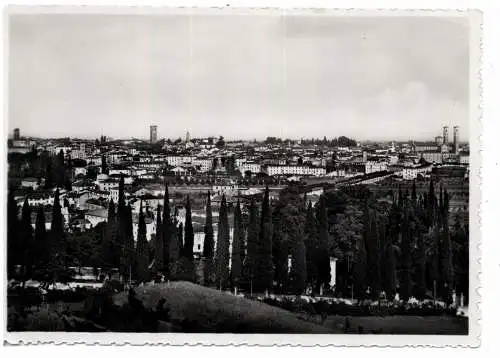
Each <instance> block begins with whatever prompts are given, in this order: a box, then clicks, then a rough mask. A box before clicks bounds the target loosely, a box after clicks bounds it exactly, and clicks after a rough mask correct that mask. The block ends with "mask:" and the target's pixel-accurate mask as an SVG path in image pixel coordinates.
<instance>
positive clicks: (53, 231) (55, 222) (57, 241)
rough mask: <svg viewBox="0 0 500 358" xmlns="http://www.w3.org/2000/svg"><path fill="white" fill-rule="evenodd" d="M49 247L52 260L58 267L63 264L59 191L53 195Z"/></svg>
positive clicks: (62, 235) (62, 230) (63, 247)
mask: <svg viewBox="0 0 500 358" xmlns="http://www.w3.org/2000/svg"><path fill="white" fill-rule="evenodd" d="M50 236H51V240H50V246H51V249H52V259H53V260H55V263H57V264H58V265H64V264H65V252H64V251H65V250H64V249H65V240H64V221H63V216H62V213H61V202H60V198H59V189H56V192H55V194H54V206H53V207H52V222H51V225H50Z"/></svg>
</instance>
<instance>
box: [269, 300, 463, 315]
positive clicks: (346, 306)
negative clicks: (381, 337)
mask: <svg viewBox="0 0 500 358" xmlns="http://www.w3.org/2000/svg"><path fill="white" fill-rule="evenodd" d="M261 301H262V302H264V303H266V304H268V305H271V306H275V307H280V308H283V309H285V310H287V311H291V312H296V313H306V314H311V315H328V316H395V315H397V316H452V317H455V316H457V308H456V307H452V306H446V305H443V304H442V303H439V302H437V303H434V302H433V301H424V302H417V303H404V302H399V301H394V302H384V303H382V302H373V301H364V302H358V303H355V304H352V303H347V302H345V301H342V300H335V301H326V300H321V299H317V300H311V301H308V300H306V299H302V298H291V297H283V298H263V299H261Z"/></svg>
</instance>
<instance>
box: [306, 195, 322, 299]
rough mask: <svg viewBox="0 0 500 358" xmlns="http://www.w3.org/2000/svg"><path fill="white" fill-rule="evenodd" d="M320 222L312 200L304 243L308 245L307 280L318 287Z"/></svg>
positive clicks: (311, 285)
mask: <svg viewBox="0 0 500 358" xmlns="http://www.w3.org/2000/svg"><path fill="white" fill-rule="evenodd" d="M318 228H319V227H318V223H317V221H316V217H315V216H314V210H313V207H312V204H311V202H309V205H308V206H307V211H306V223H305V227H304V238H305V240H304V244H305V247H306V261H307V282H308V285H309V286H310V287H311V288H313V289H316V286H317V282H318V268H317V262H316V260H317V255H316V254H317V252H316V251H317V248H318V241H319V238H318Z"/></svg>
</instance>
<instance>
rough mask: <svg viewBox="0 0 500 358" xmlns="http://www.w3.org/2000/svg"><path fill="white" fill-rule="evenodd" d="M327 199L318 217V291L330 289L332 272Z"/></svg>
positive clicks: (320, 204) (320, 206)
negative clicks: (323, 288)
mask: <svg viewBox="0 0 500 358" xmlns="http://www.w3.org/2000/svg"><path fill="white" fill-rule="evenodd" d="M325 200H326V199H325V197H324V196H322V197H321V198H320V201H319V203H318V205H319V215H318V219H317V221H318V225H319V239H318V248H317V250H316V264H317V275H318V282H317V289H318V291H319V290H320V287H328V286H329V284H330V280H331V272H330V255H329V252H328V251H329V250H328V215H327V212H326V202H325Z"/></svg>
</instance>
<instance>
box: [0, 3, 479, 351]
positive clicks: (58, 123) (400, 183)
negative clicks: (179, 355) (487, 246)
mask: <svg viewBox="0 0 500 358" xmlns="http://www.w3.org/2000/svg"><path fill="white" fill-rule="evenodd" d="M5 12H6V14H4V16H5V21H6V34H5V35H4V42H5V43H6V44H5V49H6V50H5V51H6V56H5V58H6V63H7V65H6V66H5V69H4V70H5V86H4V88H6V90H5V92H6V93H5V94H4V96H5V103H6V106H7V110H6V121H7V124H6V125H5V126H6V128H7V130H8V133H6V136H7V138H4V140H5V143H6V148H7V155H6V157H7V163H5V166H6V167H5V171H6V173H7V175H6V176H7V186H6V187H5V188H3V190H5V192H6V195H5V198H6V202H5V204H4V205H6V211H5V213H6V216H7V218H6V226H7V230H6V231H5V235H6V237H5V241H6V242H7V244H6V253H5V260H4V262H6V265H5V266H6V273H7V278H6V280H5V282H4V290H5V291H6V306H7V307H4V308H3V309H5V310H6V321H7V322H6V327H4V329H5V330H6V332H7V334H8V335H10V337H13V338H12V339H13V340H18V339H21V338H22V337H44V336H43V334H49V335H51V336H50V337H54V335H57V334H64V333H69V332H72V333H73V337H78V332H85V333H96V335H95V337H98V336H99V337H105V336H106V335H108V336H110V337H113V335H116V337H119V334H120V333H127V334H128V337H131V336H133V337H140V338H137V341H141V342H144V343H147V342H148V341H149V340H152V339H153V338H150V337H153V336H147V335H144V333H148V334H149V333H154V334H155V335H154V337H155V338H154V341H155V342H170V341H172V340H173V339H174V340H175V339H181V340H182V338H179V337H182V335H179V333H182V334H186V336H187V335H195V336H196V337H204V338H202V339H204V340H205V341H207V340H208V341H210V339H211V338H207V337H217V334H219V333H232V334H236V335H234V336H232V337H233V338H225V339H226V340H227V339H229V340H232V341H233V342H236V340H237V339H243V338H244V337H246V338H245V340H246V341H248V340H249V339H252V342H257V343H258V342H261V341H262V342H265V340H266V336H269V337H271V336H272V337H283V338H282V339H284V340H286V341H287V342H288V341H290V342H304V340H309V341H310V342H315V339H316V338H315V337H318V340H319V339H321V342H331V343H335V342H344V341H343V339H344V338H347V337H350V338H351V339H353V341H351V342H356V341H357V342H362V341H361V340H362V339H363V338H362V337H365V336H372V340H371V342H377V338H378V337H380V338H381V339H382V338H383V339H384V342H385V344H393V343H394V344H396V343H397V342H403V340H404V338H400V337H406V338H407V339H409V340H410V339H413V338H412V337H415V338H418V337H420V339H421V341H422V342H427V341H426V339H429V340H432V342H434V344H438V345H440V344H441V345H442V344H445V343H446V342H447V340H450V341H453V342H455V343H458V344H460V343H461V342H463V343H464V344H466V343H467V342H469V340H468V339H469V338H470V337H472V336H477V334H478V327H477V317H478V316H477V314H478V312H477V306H476V305H475V302H477V299H478V297H477V292H476V288H477V287H478V281H477V273H478V266H477V261H476V258H477V257H478V253H477V252H476V250H477V247H476V246H477V244H478V243H479V240H480V236H479V234H478V232H479V231H478V215H479V214H478V213H479V211H478V210H479V209H478V202H479V194H480V189H479V186H478V184H477V183H478V182H477V175H478V168H479V165H480V163H479V155H478V147H477V141H476V138H477V136H478V135H479V134H478V133H479V130H478V129H477V128H478V123H477V122H478V117H477V108H478V98H479V95H478V92H479V86H478V84H477V73H478V71H479V68H478V60H477V59H478V57H479V55H478V54H479V38H480V33H479V32H478V29H479V26H480V21H481V16H480V13H477V12H474V11H462V12H458V11H451V10H450V11H441V12H438V13H433V12H418V11H417V12H410V11H399V12H398V11H389V10H387V11H376V12H375V11H373V12H370V11H361V12H356V11H350V12H349V11H340V10H335V11H333V10H330V11H328V10H321V9H318V10H306V9H303V10H299V9H295V10H284V9H237V10H235V9H231V8H226V9H224V8H219V9H215V8H212V9H209V8H206V9H202V8H193V9H181V8H141V7H138V8H130V9H123V8H122V9H119V8H107V9H102V8H101V9H96V8H92V7H90V8H87V9H83V8H78V7H75V8H68V7H51V8H46V9H44V8H37V7H11V8H10V9H6V10H5ZM172 333H176V334H175V335H173V334H172ZM30 334H34V335H30ZM131 334H132V335H131ZM200 334H201V335H200ZM23 335H25V336H23ZM219 336H220V335H219ZM353 336H354V337H353ZM45 337H49V336H45ZM60 337H63V336H60ZM85 337H93V335H92V334H91V335H86V336H85ZM148 337H149V338H148ZM175 337H177V338H175ZM226 337H227V336H226ZM234 337H236V338H234ZM238 337H239V338H238ZM249 337H250V338H249ZM252 337H253V338H252ZM472 338H474V337H472ZM129 339H135V338H129ZM214 339H216V338H214ZM273 339H274V338H273ZM276 339H278V338H276ZM279 339H281V338H279ZM401 339H403V340H401ZM23 340H24V341H29V338H25V339H23ZM36 340H38V338H37V339H36ZM52 340H53V339H52ZM67 340H68V338H66V341H67ZM96 340H97V338H96ZM409 340H408V341H407V342H410V341H409ZM61 341H62V342H64V341H65V338H63V339H62V340H61ZM365 342H366V341H365ZM405 342H406V341H405ZM357 344H360V343H357Z"/></svg>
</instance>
